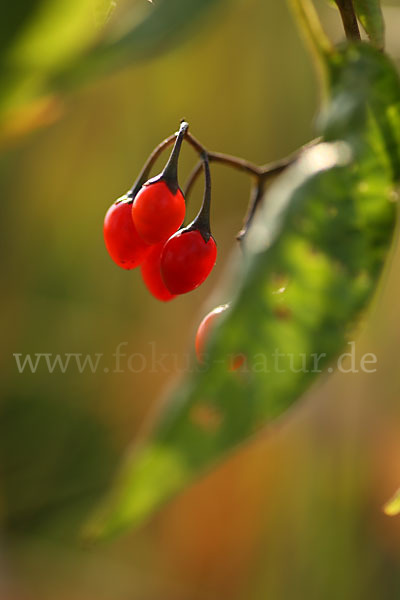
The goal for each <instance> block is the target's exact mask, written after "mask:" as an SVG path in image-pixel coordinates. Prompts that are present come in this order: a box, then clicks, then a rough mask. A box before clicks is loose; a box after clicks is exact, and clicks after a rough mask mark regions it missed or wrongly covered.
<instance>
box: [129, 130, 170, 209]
mask: <svg viewBox="0 0 400 600" xmlns="http://www.w3.org/2000/svg"><path fill="white" fill-rule="evenodd" d="M177 135H178V133H174V134H173V135H170V136H169V137H167V138H166V139H165V140H163V141H162V142H161V143H160V144H158V146H157V147H156V148H154V150H153V152H152V153H151V154H150V156H149V158H148V159H147V160H146V162H145V164H144V165H143V168H142V170H141V171H140V173H139V175H138V176H137V179H136V181H135V183H134V184H133V186H132V187H131V189H130V190H129V192H128V194H127V195H128V196H130V197H131V198H132V199H133V198H134V197H135V196H136V194H137V193H138V191H139V190H140V188H141V187H142V186H143V184H144V183H146V181H147V180H148V179H149V175H150V171H151V169H152V168H153V165H154V163H155V162H156V160H157V159H158V157H159V156H160V154H162V152H164V150H165V149H166V148H168V147H169V146H171V145H172V144H173V142H174V141H175V139H176V137H177Z"/></svg>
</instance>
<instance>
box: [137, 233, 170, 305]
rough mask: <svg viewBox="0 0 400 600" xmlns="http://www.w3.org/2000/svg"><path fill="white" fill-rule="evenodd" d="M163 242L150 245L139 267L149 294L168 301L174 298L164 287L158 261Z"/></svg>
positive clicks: (159, 260)
mask: <svg viewBox="0 0 400 600" xmlns="http://www.w3.org/2000/svg"><path fill="white" fill-rule="evenodd" d="M163 247H164V242H160V243H158V244H156V245H155V246H152V247H151V248H150V250H149V252H148V253H147V255H146V258H145V259H144V261H143V263H142V267H141V271H142V278H143V281H144V283H145V285H146V287H147V289H148V290H149V292H150V293H151V294H153V296H154V297H155V298H157V299H158V300H162V301H163V302H168V301H169V300H172V299H173V298H175V296H174V295H173V294H171V292H170V291H169V290H168V289H167V288H166V286H165V283H164V282H163V280H162V278H161V271H160V262H161V253H162V250H163Z"/></svg>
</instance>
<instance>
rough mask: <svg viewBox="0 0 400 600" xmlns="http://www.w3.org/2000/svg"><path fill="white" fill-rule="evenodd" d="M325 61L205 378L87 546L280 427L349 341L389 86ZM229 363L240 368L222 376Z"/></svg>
mask: <svg viewBox="0 0 400 600" xmlns="http://www.w3.org/2000/svg"><path fill="white" fill-rule="evenodd" d="M326 61H327V62H326V68H327V72H328V76H327V80H328V81H329V84H330V99H329V101H328V103H327V105H326V107H325V109H324V111H323V114H322V115H321V116H320V120H319V124H320V128H321V133H322V135H323V137H324V139H325V141H324V142H323V143H321V144H319V145H317V146H315V147H313V148H311V149H309V150H308V151H306V152H305V153H304V154H303V155H302V157H301V158H300V159H299V160H298V162H297V163H296V164H295V165H294V166H292V167H291V168H290V169H289V170H287V171H286V172H285V174H283V175H282V176H281V177H280V178H279V179H278V180H277V181H276V183H275V184H274V186H273V187H272V188H271V189H270V191H269V192H268V194H267V196H266V198H265V202H264V204H263V207H262V209H260V213H259V215H258V219H257V220H256V221H255V222H254V224H253V227H252V229H251V233H250V236H249V238H248V240H247V244H246V259H245V262H244V265H243V267H242V269H241V272H240V273H237V268H236V273H235V275H234V276H233V277H232V284H231V287H230V289H228V291H225V293H224V300H227V299H230V298H232V301H231V308H230V310H229V311H227V312H226V313H225V317H224V318H223V320H222V321H221V322H220V324H219V326H218V327H216V329H215V331H214V335H213V336H212V339H211V340H210V346H209V352H210V356H209V358H210V360H209V363H208V368H207V369H206V370H204V369H203V370H202V369H199V368H198V369H197V372H196V368H195V367H194V366H193V369H194V371H195V372H194V373H193V374H192V375H191V376H189V377H188V378H187V379H186V380H185V381H184V382H183V383H182V385H181V386H180V388H179V389H178V390H176V392H175V393H174V394H173V395H172V397H171V398H170V399H169V401H168V402H166V403H164V404H163V410H162V411H161V413H160V416H159V418H158V420H157V422H156V423H155V425H154V427H153V430H152V431H151V433H150V435H149V436H148V438H147V440H146V441H145V442H143V443H142V445H141V446H138V447H136V448H135V449H134V450H132V451H131V452H130V453H129V454H128V456H127V458H126V460H125V463H124V465H123V467H122V468H121V471H120V475H119V478H118V481H117V482H116V483H115V486H114V488H113V489H112V491H111V493H110V495H109V497H108V498H107V499H106V500H105V502H104V504H103V505H102V507H101V508H100V510H99V512H98V513H97V514H96V515H95V517H94V519H93V520H92V522H91V523H90V524H89V526H88V529H87V534H88V535H91V536H94V537H97V536H100V537H101V536H103V537H106V536H109V535H112V534H114V533H116V532H118V531H121V530H124V529H125V528H128V527H133V526H137V525H139V524H140V523H141V522H142V521H143V520H144V519H146V518H147V517H149V516H150V515H151V514H152V512H153V511H155V510H156V509H158V508H159V507H160V506H161V505H162V504H163V503H164V502H165V501H166V500H167V499H169V498H170V497H171V496H173V495H174V494H176V493H177V492H178V491H179V490H181V489H182V488H184V487H185V486H187V485H188V484H190V482H192V481H193V480H194V479H195V478H196V477H199V476H200V475H201V474H203V473H204V472H206V471H207V469H210V468H211V467H213V466H214V465H215V464H216V463H218V462H219V461H221V460H222V459H223V458H225V457H226V456H227V455H228V454H229V453H230V452H232V451H233V450H234V449H236V448H237V447H238V446H239V445H240V444H242V443H243V442H245V441H246V440H248V439H249V438H250V437H251V436H252V435H254V433H255V432H257V431H259V430H260V428H262V427H264V426H265V425H266V424H267V423H270V422H273V421H274V420H276V419H277V417H279V416H280V415H282V414H283V413H284V412H285V411H286V410H287V409H288V408H289V407H290V406H291V405H292V404H293V403H294V402H295V401H296V400H297V399H298V398H299V397H300V396H301V394H302V393H303V392H304V391H305V390H306V389H307V388H308V387H309V386H310V384H312V383H313V381H315V379H316V378H317V377H318V375H319V372H320V371H322V370H323V371H325V372H326V369H327V367H328V366H329V365H332V367H334V366H335V363H334V361H335V359H336V357H337V356H338V355H339V353H340V352H341V351H343V350H344V348H346V344H347V343H348V342H350V341H351V340H352V339H353V337H352V336H353V333H354V328H355V326H356V325H357V323H358V322H359V320H360V316H361V315H362V314H363V311H364V309H365V308H366V306H367V305H368V302H369V301H370V300H371V297H372V295H373V293H374V291H375V289H376V286H377V282H378V280H379V276H380V274H381V271H382V268H383V266H384V263H385V260H386V258H387V254H388V251H389V249H390V245H391V240H392V234H393V229H394V223H395V212H396V211H395V206H394V203H393V202H392V201H391V200H392V195H393V192H394V190H395V186H396V185H397V182H398V178H399V172H400V171H399V161H400V140H399V132H400V83H399V79H398V76H397V73H396V71H395V69H394V67H393V65H392V64H391V62H390V61H389V60H388V59H387V58H386V57H385V56H384V55H382V54H381V53H380V52H378V51H377V50H375V49H374V48H372V47H370V46H367V45H364V44H358V45H356V46H348V47H345V48H344V49H342V50H340V51H338V52H337V53H335V54H332V55H330V57H329V58H326ZM236 260H237V259H236ZM238 353H241V354H244V355H245V356H246V362H247V365H246V368H244V369H242V370H238V371H234V372H233V371H232V370H230V369H229V362H230V360H231V359H232V357H234V356H235V355H237V354H238Z"/></svg>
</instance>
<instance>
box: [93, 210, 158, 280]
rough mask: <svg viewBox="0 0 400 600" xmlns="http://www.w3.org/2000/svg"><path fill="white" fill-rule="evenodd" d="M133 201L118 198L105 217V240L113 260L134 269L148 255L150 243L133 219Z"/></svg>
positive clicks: (119, 264)
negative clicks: (138, 230)
mask: <svg viewBox="0 0 400 600" xmlns="http://www.w3.org/2000/svg"><path fill="white" fill-rule="evenodd" d="M131 213H132V203H131V202H129V200H128V198H125V199H122V200H117V201H116V202H115V203H114V204H113V205H112V206H110V208H109V209H108V211H107V213H106V216H105V219H104V228H103V233H104V242H105V244H106V248H107V250H108V253H109V255H110V256H111V258H112V259H113V261H114V262H115V263H116V264H117V265H118V266H119V267H122V268H123V269H134V268H135V267H137V266H139V265H140V263H141V262H142V260H143V258H144V257H145V256H146V254H147V252H148V250H149V247H150V246H149V245H148V244H146V242H144V241H143V239H142V238H141V237H140V236H139V234H138V232H137V231H136V228H135V226H134V224H133V221H132V216H131Z"/></svg>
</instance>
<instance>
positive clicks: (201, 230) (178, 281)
mask: <svg viewBox="0 0 400 600" xmlns="http://www.w3.org/2000/svg"><path fill="white" fill-rule="evenodd" d="M203 164H204V175H205V189H204V198H203V203H202V206H201V209H200V211H199V214H198V215H197V217H196V218H195V220H194V221H193V222H192V223H191V224H190V225H188V226H187V227H185V229H181V230H180V231H177V233H175V234H174V235H173V236H172V237H170V238H169V240H168V241H167V242H166V244H165V246H164V248H163V251H162V255H161V275H162V278H163V280H164V283H165V285H166V286H167V288H168V289H169V291H170V292H171V293H172V294H186V292H191V291H192V290H194V289H195V288H197V287H198V286H199V285H200V284H202V283H203V281H204V280H205V279H207V277H208V275H209V274H210V272H211V270H212V268H213V266H214V265H215V261H216V259H217V246H216V244H215V240H214V238H213V237H212V235H211V231H210V202H211V176H210V165H209V160H208V156H207V154H204V156H203Z"/></svg>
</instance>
